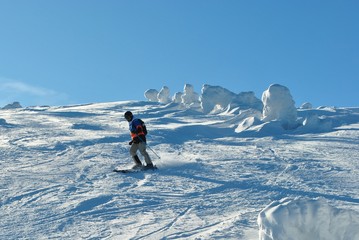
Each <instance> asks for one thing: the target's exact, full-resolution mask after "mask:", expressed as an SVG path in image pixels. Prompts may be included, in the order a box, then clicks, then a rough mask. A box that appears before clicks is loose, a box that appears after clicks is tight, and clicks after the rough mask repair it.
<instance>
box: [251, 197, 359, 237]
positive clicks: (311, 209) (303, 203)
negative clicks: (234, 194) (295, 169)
mask: <svg viewBox="0 0 359 240" xmlns="http://www.w3.org/2000/svg"><path fill="white" fill-rule="evenodd" d="M258 225H259V239H260V240H274V239H275V240H288V239H292V240H296V239H298V240H302V239H308V240H311V239H313V240H314V239H316V240H331V239H333V240H337V239H342V240H352V239H359V214H358V213H357V212H354V211H352V210H345V209H339V208H335V207H332V206H330V205H329V204H328V203H327V202H326V201H325V200H324V199H299V198H297V199H294V200H291V199H288V198H285V199H282V200H281V201H275V202H273V203H271V204H270V205H268V206H267V207H266V208H265V209H263V210H262V211H261V212H260V213H259V216H258Z"/></svg>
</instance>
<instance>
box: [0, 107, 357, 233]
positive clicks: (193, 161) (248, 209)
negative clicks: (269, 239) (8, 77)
mask: <svg viewBox="0 0 359 240" xmlns="http://www.w3.org/2000/svg"><path fill="white" fill-rule="evenodd" d="M125 109H130V110H132V111H138V112H139V113H141V114H142V115H143V117H142V118H146V117H147V118H148V123H147V125H148V127H149V129H150V134H153V135H150V136H149V142H150V145H151V147H152V148H153V149H154V150H155V151H156V152H159V153H161V155H162V159H161V160H159V159H156V157H155V156H154V155H153V154H151V152H150V151H149V153H150V155H151V156H152V158H153V159H154V161H155V163H156V164H157V166H158V167H159V170H158V171H154V172H151V173H147V172H140V173H135V174H128V175H125V174H118V173H113V172H112V169H113V168H114V167H116V166H119V165H130V164H131V160H130V158H129V157H128V147H127V142H128V132H127V124H124V123H123V122H121V121H122V112H124V110H125ZM0 114H1V115H0V118H4V119H6V121H7V122H8V123H11V124H12V127H11V128H1V126H0V131H1V135H2V136H5V138H4V139H5V140H2V142H1V145H0V147H1V152H0V157H1V166H0V167H1V169H2V170H1V171H2V174H1V176H0V180H1V185H0V201H1V205H0V210H1V219H0V228H1V229H2V231H1V232H0V239H48V238H51V239H64V238H67V239H119V238H121V239H247V238H246V231H250V232H255V231H257V224H256V219H257V215H258V213H259V211H260V210H261V209H263V208H264V207H265V206H266V205H267V204H269V203H270V202H271V201H273V200H279V199H282V198H285V197H289V196H302V197H310V198H317V197H321V198H325V199H327V200H329V201H333V202H336V203H338V202H339V203H340V205H341V206H343V207H344V208H354V209H357V210H359V209H358V204H359V195H358V188H359V186H358V181H357V180H358V169H359V161H358V160H359V159H358V155H359V154H358V148H357V146H358V144H359V140H358V139H359V134H358V129H359V128H358V126H357V125H355V124H354V125H350V126H347V127H345V128H340V129H338V130H337V131H333V132H329V133H323V134H305V135H295V136H285V135H284V136H277V137H262V138H241V137H237V136H236V135H235V134H231V135H229V136H228V135H226V133H227V132H228V129H227V130H223V131H224V132H223V134H222V135H221V131H219V130H216V131H212V132H211V129H210V128H209V127H206V126H203V127H201V128H199V129H200V130H201V133H200V134H199V135H196V134H192V135H191V132H193V131H195V130H196V128H197V127H198V124H203V122H205V121H212V122H218V121H222V120H223V119H225V117H224V116H221V117H208V116H196V117H195V118H194V120H193V121H192V122H190V121H189V120H188V118H186V115H182V114H181V112H178V111H177V110H173V109H171V108H168V109H166V107H163V106H160V105H158V104H152V105H151V104H147V105H144V104H141V103H136V102H128V103H126V104H124V103H112V104H90V105H78V106H68V107H52V108H47V109H44V110H42V111H35V110H32V109H27V110H26V109H24V110H12V111H10V110H9V111H2V112H0ZM170 121H171V122H173V123H176V124H180V125H181V126H182V127H180V128H175V129H171V128H169V127H168V126H167V127H166V124H168V123H169V122H170ZM189 123H190V124H189ZM193 124H195V126H196V127H194V126H193ZM156 128H157V129H158V131H157V130H156ZM232 130H233V129H232ZM176 132H177V133H176ZM173 133H176V134H178V133H180V134H185V136H181V137H180V139H171V140H170V141H169V142H166V141H165V140H166V139H167V138H168V137H169V136H171V134H173ZM211 134H213V137H210V135H211ZM174 136H175V135H172V137H174ZM338 159H341V161H338Z"/></svg>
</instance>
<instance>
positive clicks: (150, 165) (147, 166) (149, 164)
mask: <svg viewBox="0 0 359 240" xmlns="http://www.w3.org/2000/svg"><path fill="white" fill-rule="evenodd" d="M145 168H146V169H154V168H155V166H154V165H153V163H148V164H146V166H145Z"/></svg>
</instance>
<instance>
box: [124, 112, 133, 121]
mask: <svg viewBox="0 0 359 240" xmlns="http://www.w3.org/2000/svg"><path fill="white" fill-rule="evenodd" d="M124 116H125V118H126V120H127V121H131V120H132V118H133V115H132V112H130V111H127V112H125V115H124Z"/></svg>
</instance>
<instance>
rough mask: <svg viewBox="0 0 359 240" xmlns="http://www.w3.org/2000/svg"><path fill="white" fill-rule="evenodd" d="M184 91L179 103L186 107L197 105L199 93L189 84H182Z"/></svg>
mask: <svg viewBox="0 0 359 240" xmlns="http://www.w3.org/2000/svg"><path fill="white" fill-rule="evenodd" d="M183 90H184V93H183V95H182V96H181V100H182V101H181V103H182V104H183V105H185V106H186V107H199V95H198V94H197V93H196V92H195V91H194V88H193V86H192V85H191V84H185V85H184V89H183Z"/></svg>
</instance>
